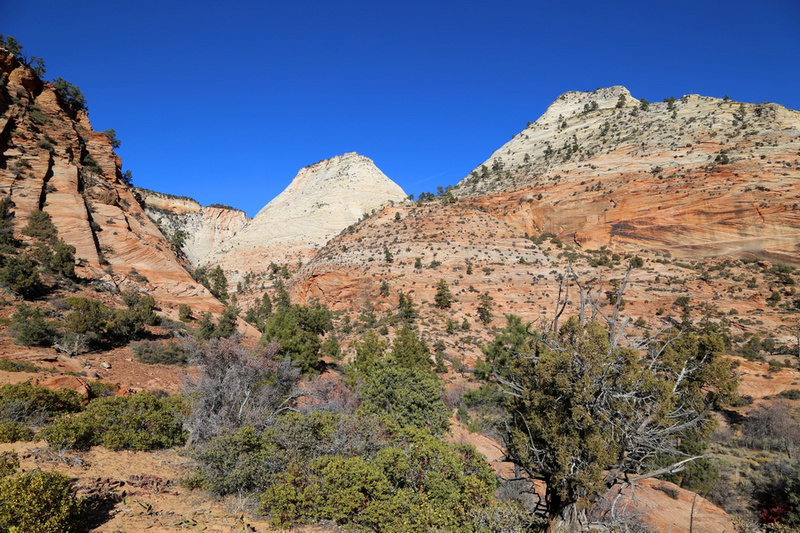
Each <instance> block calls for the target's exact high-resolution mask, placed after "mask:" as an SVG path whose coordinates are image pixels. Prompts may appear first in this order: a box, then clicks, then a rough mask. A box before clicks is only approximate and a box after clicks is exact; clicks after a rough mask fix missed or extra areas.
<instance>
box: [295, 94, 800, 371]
mask: <svg viewBox="0 0 800 533" xmlns="http://www.w3.org/2000/svg"><path fill="white" fill-rule="evenodd" d="M591 102H597V107H595V106H594V105H592V103H591ZM618 104H621V106H622V107H617V105H618ZM584 106H587V107H586V109H587V111H586V112H585V113H584V111H583V110H584ZM671 107H672V108H673V109H670V108H671ZM741 117H743V119H744V120H742V119H741ZM564 121H567V126H566V127H564V126H563V123H564ZM605 124H608V127H607V128H606V126H605ZM742 126H744V129H743V128H742ZM604 130H606V131H605V133H603V131H604ZM798 133H800V114H799V113H797V112H795V111H790V110H787V109H785V108H783V107H780V106H778V105H775V104H740V103H733V102H729V101H725V100H721V99H713V98H704V97H698V96H689V97H685V98H683V99H681V100H675V101H674V102H662V103H657V104H649V106H647V109H644V108H643V107H642V104H641V103H639V101H637V100H635V99H633V98H632V97H631V96H630V95H629V93H628V92H627V90H625V89H623V88H611V89H606V90H600V91H596V92H594V93H568V94H567V95H565V96H564V97H562V98H560V99H559V101H557V102H556V103H555V104H553V106H551V108H550V110H548V112H547V113H545V115H544V117H543V118H542V119H541V120H540V121H537V123H536V124H532V125H531V126H529V128H528V129H526V130H525V132H523V133H522V134H520V135H518V136H517V137H516V138H515V139H514V140H512V141H511V142H510V143H509V144H508V145H506V146H505V147H504V148H502V149H500V150H498V151H497V152H496V153H495V155H494V156H492V158H490V159H489V161H487V164H486V167H487V169H486V171H485V172H484V171H483V169H479V170H478V171H476V173H475V174H473V175H472V176H470V177H469V178H467V179H465V180H464V181H462V183H461V184H459V186H458V187H457V188H456V189H455V190H454V191H453V192H454V194H455V201H450V199H448V198H445V197H442V198H436V199H434V200H433V201H429V202H415V203H406V204H403V205H396V206H393V207H391V208H389V207H387V208H385V209H383V210H381V211H379V212H378V213H376V214H375V215H374V216H371V217H369V218H368V219H366V220H365V221H363V222H361V223H359V224H356V225H355V226H353V227H352V228H351V229H350V230H349V231H347V232H343V233H342V234H340V235H338V236H337V237H335V238H334V239H332V240H331V241H330V242H329V243H328V244H327V245H326V246H325V247H323V248H322V249H321V250H320V251H319V253H317V254H316V255H315V257H314V258H313V259H312V260H311V261H309V262H307V263H305V264H304V266H303V267H302V268H301V269H300V270H299V271H298V272H297V273H296V274H295V276H294V277H293V278H292V280H291V281H290V287H291V290H292V293H293V295H294V296H295V297H296V298H297V299H299V300H310V299H319V300H320V301H322V302H324V303H326V304H328V305H330V306H332V307H334V308H336V309H340V310H343V311H350V312H351V313H352V315H353V318H356V317H357V316H358V314H359V313H360V312H362V311H364V310H369V309H374V310H375V312H377V313H378V314H379V315H381V314H382V313H384V314H385V315H386V316H388V315H390V314H391V313H393V312H395V311H394V310H395V309H396V306H397V302H398V294H399V293H401V292H402V293H405V294H410V295H412V297H413V299H414V301H415V302H417V304H418V305H420V306H423V307H424V308H425V309H426V312H427V313H429V320H428V324H427V325H426V326H425V328H430V334H431V335H432V336H433V337H434V338H438V336H439V335H441V331H442V329H444V328H446V327H448V324H450V329H451V330H453V328H452V324H456V325H460V324H462V323H463V322H464V320H466V321H467V322H469V323H470V324H472V329H470V330H469V333H466V332H465V331H462V333H460V335H462V336H463V337H464V338H466V339H468V341H467V342H456V343H454V344H452V345H451V344H448V346H447V349H448V350H449V351H451V353H454V354H459V356H460V357H466V358H467V359H469V358H472V357H480V352H479V350H477V349H476V348H475V346H474V345H475V344H478V343H479V341H476V338H477V339H480V336H481V335H484V334H485V331H484V329H483V328H482V327H476V326H475V324H476V322H477V315H476V310H477V305H478V297H479V296H480V295H481V294H489V295H490V296H491V297H492V302H493V314H494V318H493V320H492V321H491V322H490V324H489V325H490V326H494V327H501V326H502V325H503V324H504V315H505V314H507V313H514V314H517V315H521V316H522V317H523V318H524V319H525V320H527V321H532V322H535V323H540V322H542V321H546V320H548V319H550V318H551V317H552V316H553V312H554V309H555V299H556V297H557V296H558V294H559V277H560V275H561V274H562V273H563V272H564V271H565V269H566V268H567V267H568V266H569V265H572V267H571V268H572V269H573V270H574V271H575V272H576V275H577V276H578V278H579V279H580V280H581V281H582V282H584V283H585V284H586V285H587V286H591V287H592V289H593V290H594V291H596V295H597V296H596V300H597V301H598V302H599V305H600V306H601V307H602V306H603V305H607V297H606V296H605V292H606V291H613V288H614V283H615V282H616V283H619V280H620V279H622V278H623V277H624V275H625V267H626V265H627V259H628V258H630V257H631V256H633V255H636V254H638V255H641V256H642V257H644V258H645V267H644V268H643V269H637V270H636V272H635V273H634V275H633V278H632V280H631V283H629V285H628V289H627V292H626V297H625V301H626V302H627V307H626V313H630V314H631V315H632V316H633V319H634V320H635V319H636V317H647V319H648V320H649V321H650V326H649V327H651V328H654V329H655V330H657V329H659V328H661V327H665V326H670V325H674V324H677V323H679V320H678V319H676V317H675V316H674V312H675V307H674V301H675V299H676V297H677V296H676V294H680V295H686V296H689V297H691V299H692V302H693V307H694V309H695V315H696V314H697V313H699V311H698V309H699V308H700V307H702V306H706V308H707V309H714V311H713V313H712V315H713V316H718V317H722V316H723V315H725V316H726V317H732V316H737V318H725V320H726V322H728V323H730V324H731V328H732V331H734V332H736V334H744V333H753V332H754V331H760V332H761V333H762V334H767V333H769V334H776V333H777V334H779V335H781V336H783V338H784V341H785V342H787V343H788V342H790V338H789V334H788V332H789V329H787V328H788V327H789V326H788V324H787V323H786V321H785V319H784V318H782V317H781V312H782V311H781V310H780V308H779V307H775V308H774V309H773V308H772V307H771V306H770V305H768V302H767V301H766V299H767V297H769V296H770V291H773V290H775V288H777V289H780V287H781V285H776V283H780V282H778V280H777V278H776V277H775V274H774V273H771V272H770V267H769V265H767V263H763V264H764V265H767V266H765V267H763V268H760V267H759V268H758V269H756V273H757V274H758V276H757V277H758V279H757V280H755V281H754V282H752V283H749V284H748V286H745V285H744V284H743V280H746V279H751V277H752V276H753V274H752V273H751V272H752V268H751V267H750V265H752V264H754V263H753V262H752V261H753V260H756V259H763V258H769V259H772V260H774V263H784V264H790V265H791V264H795V265H797V264H798V262H800V259H798V258H800V253H798V252H799V251H800V248H798V244H800V180H799V179H798V177H800V155H798V151H799V150H798V149H799V148H800V135H798ZM573 136H574V137H573ZM537 139H538V140H537ZM575 139H577V148H575V144H576V143H575ZM606 139H607V140H606ZM555 140H558V142H559V143H560V144H557V143H556V142H554V141H555ZM567 141H570V142H569V143H568V144H567V146H566V148H565V147H564V144H565V143H567ZM548 142H549V144H550V146H551V147H552V151H548ZM546 154H547V155H546ZM526 156H527V161H526ZM500 159H502V161H503V164H502V165H500V164H499V161H500ZM496 162H498V164H495V163H496ZM490 167H495V168H494V170H491V168H490ZM484 174H485V175H484ZM387 251H388V254H387V253H386V252H387ZM388 256H391V261H389V260H387V259H386V257H388ZM615 257H616V259H614V258H615ZM739 258H741V259H743V260H746V261H747V263H745V262H740V261H737V259H739ZM695 261H697V262H695ZM712 268H713V270H712ZM712 272H721V273H720V274H712ZM722 273H724V275H723V274H722ZM439 279H443V280H445V281H446V282H447V283H448V284H449V286H450V288H451V289H452V291H453V293H454V295H455V298H456V303H455V304H454V305H453V307H452V309H448V310H436V309H433V306H432V305H431V302H432V301H433V296H434V293H435V290H436V289H435V285H436V282H437V281H438V280H439ZM753 279H755V278H753ZM767 286H772V287H774V288H771V289H769V290H768V291H767V290H765V289H764V287H767ZM387 289H388V290H387ZM572 290H573V291H574V290H575V288H574V287H573V289H572ZM780 290H781V295H782V296H781V298H783V300H781V301H782V302H789V303H787V304H785V305H789V306H791V305H794V304H792V303H791V302H793V301H794V300H795V299H796V297H795V296H793V293H792V291H791V289H786V290H783V289H780ZM573 296H574V292H573ZM782 305H783V304H782ZM353 310H355V311H353ZM606 311H608V309H606ZM577 312H578V309H577V307H575V306H574V302H573V304H572V305H571V306H568V308H567V310H566V311H565V316H568V315H569V314H576V313H577ZM751 313H758V317H759V324H758V325H754V324H753V323H752V322H749V321H748V320H747V319H746V318H743V317H744V316H745V315H747V314H751ZM671 314H672V315H673V316H672V317H670V315H671ZM739 315H742V316H741V317H739ZM430 317H434V318H430ZM659 317H661V318H659ZM456 331H458V330H457V329H456ZM778 332H779V333H778ZM488 338H489V337H488V335H487V336H486V337H485V338H484V339H482V340H487V339H488ZM473 341H474V342H473Z"/></svg>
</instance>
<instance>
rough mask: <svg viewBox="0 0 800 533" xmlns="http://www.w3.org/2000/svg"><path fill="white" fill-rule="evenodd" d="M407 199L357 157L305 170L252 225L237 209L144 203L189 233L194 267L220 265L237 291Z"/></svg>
mask: <svg viewBox="0 0 800 533" xmlns="http://www.w3.org/2000/svg"><path fill="white" fill-rule="evenodd" d="M162 196H163V195H162ZM405 200H406V193H405V192H403V190H402V189H401V188H400V187H399V186H398V185H397V184H395V183H394V182H393V181H392V180H390V179H389V178H388V177H386V175H385V174H384V173H383V172H381V171H380V170H379V169H378V168H377V167H376V166H375V164H374V163H373V162H372V160H371V159H369V158H367V157H364V156H361V155H359V154H357V153H355V152H350V153H347V154H344V155H341V156H337V157H334V158H332V159H327V160H325V161H320V162H318V163H315V164H313V165H310V166H308V167H305V168H303V169H301V170H300V172H298V173H297V175H296V176H295V178H294V180H292V182H291V184H290V185H289V186H288V187H287V188H286V189H285V190H284V191H283V192H282V193H281V194H280V195H278V196H277V197H276V198H275V199H274V200H272V201H271V202H269V203H268V204H267V205H266V206H265V207H264V208H263V209H261V211H259V212H258V214H257V215H256V216H255V217H253V219H252V220H245V219H244V214H243V213H241V212H240V211H236V210H232V209H215V208H209V207H205V208H200V207H199V204H198V206H197V207H198V209H197V210H194V211H193V207H192V206H191V205H186V202H181V201H179V202H177V203H176V207H175V208H174V209H173V207H172V206H171V205H170V204H169V203H168V202H164V203H163V204H162V205H161V206H159V205H158V203H157V202H159V201H162V200H159V199H153V200H151V196H146V197H145V201H146V202H147V204H148V206H152V207H156V208H159V207H160V209H150V211H149V212H150V215H151V217H152V218H153V219H154V220H156V221H157V222H158V223H159V225H161V227H162V228H164V229H165V232H166V233H173V234H174V232H175V231H176V230H183V231H185V232H186V234H187V239H186V244H185V246H184V250H185V252H186V255H187V257H188V258H189V260H190V261H191V262H192V264H193V265H195V266H203V265H212V266H216V265H221V266H222V268H223V269H224V270H225V273H226V274H227V276H228V280H229V282H231V283H232V284H234V283H236V282H238V281H239V280H240V279H241V278H242V276H243V275H244V274H246V273H248V272H252V273H254V274H261V273H264V272H266V271H267V268H268V267H269V265H270V263H273V262H274V263H276V264H286V263H296V262H298V261H307V260H308V259H310V258H311V257H312V256H313V255H314V254H315V253H316V252H317V250H318V249H319V248H321V247H322V246H323V245H325V244H326V243H327V242H328V241H329V240H330V239H331V238H332V237H334V236H335V235H337V234H338V233H340V232H341V231H342V230H343V229H345V228H347V227H348V226H350V225H351V224H353V223H355V222H357V221H358V220H360V219H361V218H363V217H364V215H369V214H370V213H372V212H373V211H375V210H376V209H379V208H380V207H381V206H384V205H387V204H393V203H400V202H403V201H405ZM181 211H182V212H181ZM171 213H172V214H171Z"/></svg>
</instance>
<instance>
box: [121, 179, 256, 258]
mask: <svg viewBox="0 0 800 533" xmlns="http://www.w3.org/2000/svg"><path fill="white" fill-rule="evenodd" d="M136 192H137V193H138V194H139V195H140V196H141V198H142V201H143V202H144V209H145V212H146V213H147V216H149V217H150V219H151V220H153V222H155V223H156V225H158V227H159V228H160V229H161V231H162V232H163V233H164V235H167V236H168V237H169V238H170V240H171V241H172V243H173V245H174V247H175V248H177V249H180V250H181V252H182V253H183V254H184V255H185V257H186V260H187V261H189V263H190V264H191V265H192V266H193V267H198V266H201V265H203V264H205V263H206V262H207V261H208V257H209V256H210V255H211V254H213V253H214V252H215V251H216V250H218V249H219V248H221V247H222V246H223V243H225V242H226V241H228V240H229V239H231V238H232V237H233V236H234V235H236V233H237V232H238V231H240V230H241V229H242V228H244V227H245V226H246V225H247V222H248V219H247V215H246V214H245V213H244V211H239V210H238V209H233V208H229V207H222V206H207V207H203V206H201V205H200V204H199V203H197V202H196V201H195V200H192V199H191V198H185V197H178V196H173V195H169V194H163V193H158V192H155V191H150V190H147V189H138V188H137V189H136Z"/></svg>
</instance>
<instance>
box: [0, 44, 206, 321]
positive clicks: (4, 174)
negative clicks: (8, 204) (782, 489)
mask: <svg viewBox="0 0 800 533" xmlns="http://www.w3.org/2000/svg"><path fill="white" fill-rule="evenodd" d="M0 76H2V77H3V78H6V79H7V81H6V82H5V83H4V84H3V86H2V88H0V93H2V94H0V159H1V160H2V162H3V165H2V167H0V194H2V195H3V196H6V197H8V198H9V199H10V200H11V201H12V202H13V208H12V209H13V215H14V217H13V223H14V229H15V232H16V233H19V230H20V229H21V228H22V227H24V226H25V224H26V223H27V220H28V216H29V214H30V213H31V211H33V210H36V209H41V210H43V211H45V212H47V213H49V214H50V216H51V217H52V219H53V223H54V224H55V226H56V227H57V228H58V235H59V237H60V238H61V239H63V240H64V241H66V242H67V243H68V244H71V245H73V246H75V249H76V253H75V257H76V260H77V261H78V263H79V268H78V274H79V275H80V276H81V277H83V278H88V279H94V280H100V281H102V282H104V283H106V284H110V286H113V287H116V288H120V289H126V288H133V287H136V288H138V289H140V290H143V291H144V292H147V293H149V294H151V295H152V296H153V297H155V298H156V300H157V301H158V302H159V303H160V304H162V307H165V308H169V307H173V306H174V307H177V305H179V304H181V303H186V304H189V305H190V306H192V307H193V308H194V309H196V310H197V311H215V312H216V311H219V310H221V309H222V306H221V304H220V303H219V302H218V301H217V300H216V299H215V298H213V297H212V296H211V294H210V293H209V292H208V291H206V289H204V288H203V287H202V286H200V285H199V284H197V283H195V282H194V281H193V280H192V278H191V277H190V276H189V274H188V273H187V272H186V270H185V269H184V267H183V265H182V264H181V262H180V261H179V260H178V258H177V257H176V256H175V254H174V253H173V252H172V251H171V249H170V243H169V242H168V241H167V240H166V239H165V238H164V236H163V235H162V234H161V232H160V231H159V229H158V228H157V227H156V225H155V224H154V223H153V222H152V221H151V220H150V219H149V218H148V217H147V216H146V215H145V213H144V211H143V209H142V208H141V206H140V205H139V203H138V202H137V200H136V198H135V196H134V194H133V190H132V189H131V188H130V186H129V185H128V184H126V183H125V182H124V180H123V175H122V172H121V165H122V163H121V160H120V159H119V158H118V157H117V156H116V155H115V154H114V151H113V147H112V143H111V140H110V138H109V137H108V136H107V135H105V134H103V133H98V132H95V131H93V130H92V127H91V124H90V123H89V119H88V115H87V113H86V111H85V110H83V109H78V108H75V107H73V106H70V105H69V103H67V102H65V101H63V99H62V98H61V96H59V93H58V92H57V91H56V89H55V87H54V86H53V85H52V84H50V83H47V82H42V81H41V80H39V78H38V77H37V76H36V74H35V73H34V72H33V71H32V70H31V69H30V68H28V67H26V66H24V65H21V64H20V63H19V62H18V61H17V60H15V59H14V58H12V57H11V56H9V55H8V54H7V53H6V52H4V51H0Z"/></svg>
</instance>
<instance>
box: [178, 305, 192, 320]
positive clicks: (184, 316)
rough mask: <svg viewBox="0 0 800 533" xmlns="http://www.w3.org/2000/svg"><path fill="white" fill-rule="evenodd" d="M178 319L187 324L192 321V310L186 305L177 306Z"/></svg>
mask: <svg viewBox="0 0 800 533" xmlns="http://www.w3.org/2000/svg"><path fill="white" fill-rule="evenodd" d="M178 319H179V320H180V321H181V322H188V321H189V320H191V319H192V308H191V307H189V306H188V305H187V304H181V305H179V306H178Z"/></svg>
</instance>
